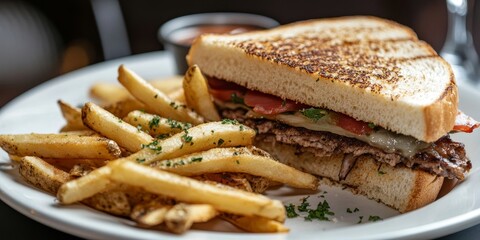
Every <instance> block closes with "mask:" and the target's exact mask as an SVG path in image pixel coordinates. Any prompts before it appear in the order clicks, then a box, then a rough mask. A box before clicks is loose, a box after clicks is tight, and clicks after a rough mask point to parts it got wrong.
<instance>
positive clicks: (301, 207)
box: [297, 196, 310, 212]
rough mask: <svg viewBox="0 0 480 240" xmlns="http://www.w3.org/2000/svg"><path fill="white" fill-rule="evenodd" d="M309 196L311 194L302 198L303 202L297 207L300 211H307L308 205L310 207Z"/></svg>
mask: <svg viewBox="0 0 480 240" xmlns="http://www.w3.org/2000/svg"><path fill="white" fill-rule="evenodd" d="M309 197H310V196H307V197H304V198H302V203H301V204H300V205H298V207H297V209H298V211H300V212H307V211H308V207H310V203H308V202H307V200H308V198H309Z"/></svg>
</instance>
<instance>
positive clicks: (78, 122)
mask: <svg viewBox="0 0 480 240" xmlns="http://www.w3.org/2000/svg"><path fill="white" fill-rule="evenodd" d="M57 103H58V106H59V107H60V111H61V112H62V116H63V118H65V120H66V121H67V124H66V125H65V126H64V127H63V128H62V129H61V130H60V131H61V132H65V131H75V130H85V129H87V128H86V127H85V126H84V125H83V122H82V113H81V111H80V109H79V108H77V107H74V106H72V105H70V104H68V103H66V102H64V101H62V100H58V101H57Z"/></svg>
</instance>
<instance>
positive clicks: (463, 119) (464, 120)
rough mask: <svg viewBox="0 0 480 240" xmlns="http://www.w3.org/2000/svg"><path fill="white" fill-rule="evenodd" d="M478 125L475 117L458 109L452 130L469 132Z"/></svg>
mask: <svg viewBox="0 0 480 240" xmlns="http://www.w3.org/2000/svg"><path fill="white" fill-rule="evenodd" d="M478 127H480V122H477V121H475V119H473V118H471V117H470V116H468V115H466V114H465V113H463V112H462V111H458V113H457V117H456V118H455V126H453V131H459V132H465V133H471V132H473V130H474V129H475V128H478Z"/></svg>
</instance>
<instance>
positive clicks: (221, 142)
mask: <svg viewBox="0 0 480 240" xmlns="http://www.w3.org/2000/svg"><path fill="white" fill-rule="evenodd" d="M224 142H225V140H223V139H221V138H220V139H218V142H217V146H221V145H222V144H223V143H224Z"/></svg>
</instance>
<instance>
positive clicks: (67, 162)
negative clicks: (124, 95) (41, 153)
mask: <svg viewBox="0 0 480 240" xmlns="http://www.w3.org/2000/svg"><path fill="white" fill-rule="evenodd" d="M43 160H44V161H45V162H48V163H50V164H52V165H53V166H55V167H57V168H60V169H62V170H63V171H66V172H69V171H71V170H72V168H73V167H75V166H76V165H83V166H91V167H92V168H99V167H102V166H104V165H105V164H107V163H108V160H106V159H93V158H87V159H80V158H71V159H67V158H44V159H43Z"/></svg>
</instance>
